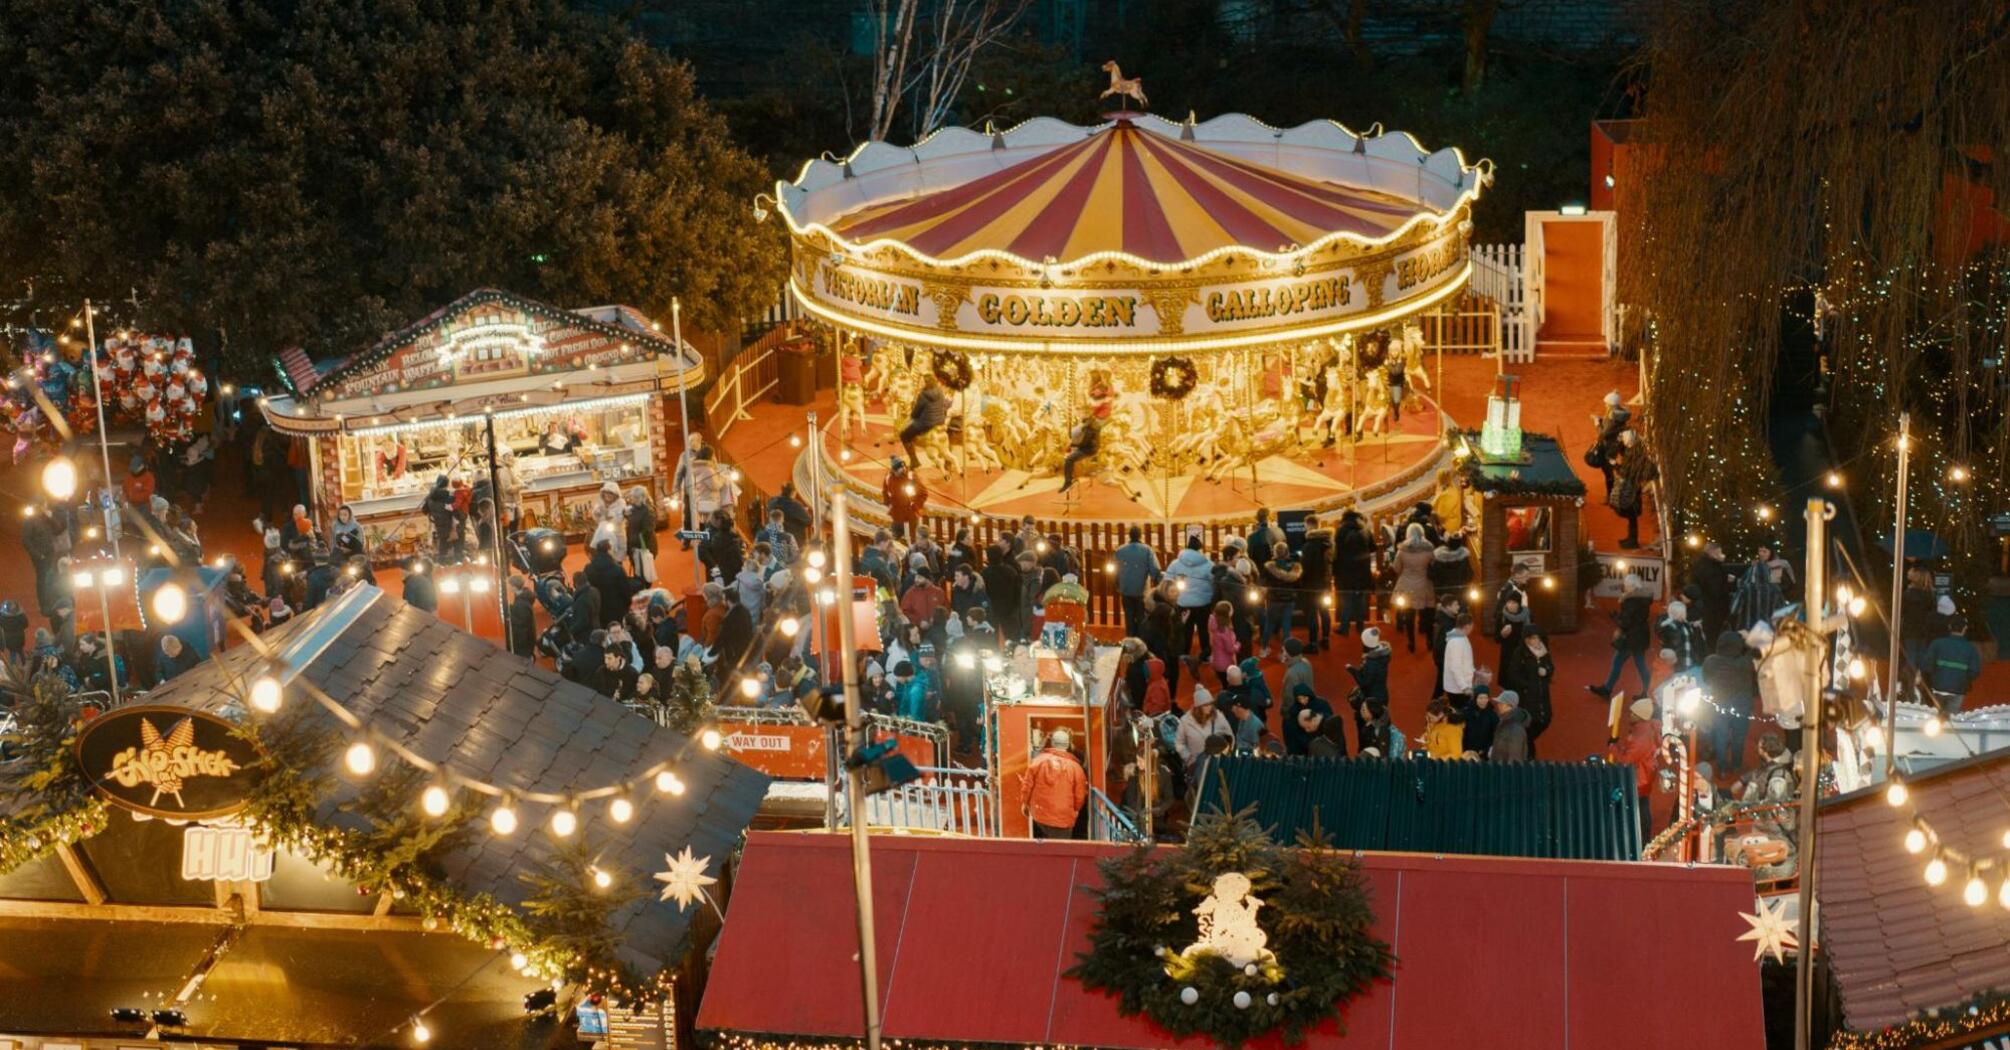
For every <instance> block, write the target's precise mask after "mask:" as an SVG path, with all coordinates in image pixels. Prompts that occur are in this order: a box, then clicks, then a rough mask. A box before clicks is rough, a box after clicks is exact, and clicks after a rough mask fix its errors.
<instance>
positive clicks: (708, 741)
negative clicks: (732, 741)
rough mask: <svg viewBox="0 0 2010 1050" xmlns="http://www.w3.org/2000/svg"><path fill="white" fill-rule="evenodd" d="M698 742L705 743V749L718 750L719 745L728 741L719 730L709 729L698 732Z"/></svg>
mask: <svg viewBox="0 0 2010 1050" xmlns="http://www.w3.org/2000/svg"><path fill="white" fill-rule="evenodd" d="M698 742H699V743H700V744H703V745H705V750H707V751H717V750H719V745H720V744H723V743H725V742H726V738H725V737H722V736H720V735H719V731H718V730H716V729H707V730H705V731H704V732H703V733H700V734H698Z"/></svg>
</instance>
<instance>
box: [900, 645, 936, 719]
mask: <svg viewBox="0 0 2010 1050" xmlns="http://www.w3.org/2000/svg"><path fill="white" fill-rule="evenodd" d="M893 710H894V713H895V714H897V715H899V716H900V717H902V718H905V719H907V720H909V721H911V722H929V721H933V720H934V719H933V717H932V716H933V712H932V711H930V710H929V704H928V681H927V679H925V678H923V677H922V676H921V675H918V674H916V673H914V664H912V663H910V662H908V661H906V660H902V661H900V662H899V663H896V664H894V665H893Z"/></svg>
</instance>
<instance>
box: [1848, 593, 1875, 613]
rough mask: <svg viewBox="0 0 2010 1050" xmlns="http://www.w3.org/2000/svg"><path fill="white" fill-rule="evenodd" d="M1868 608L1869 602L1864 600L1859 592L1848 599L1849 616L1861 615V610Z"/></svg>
mask: <svg viewBox="0 0 2010 1050" xmlns="http://www.w3.org/2000/svg"><path fill="white" fill-rule="evenodd" d="M1868 608H1870V603H1869V602H1867V601H1865V600H1864V597H1863V595H1861V594H1859V595H1857V596H1856V597H1854V598H1851V599H1850V600H1849V614H1850V615H1851V616H1862V615H1863V611H1864V610H1865V609H1868Z"/></svg>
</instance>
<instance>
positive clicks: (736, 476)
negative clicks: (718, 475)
mask: <svg viewBox="0 0 2010 1050" xmlns="http://www.w3.org/2000/svg"><path fill="white" fill-rule="evenodd" d="M726 480H727V481H738V480H740V468H738V467H734V468H732V469H731V470H728V471H726Z"/></svg>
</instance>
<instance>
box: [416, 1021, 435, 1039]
mask: <svg viewBox="0 0 2010 1050" xmlns="http://www.w3.org/2000/svg"><path fill="white" fill-rule="evenodd" d="M432 1038H433V1030H432V1029H430V1028H427V1027H426V1022H424V1021H413V1022H412V1042H415V1043H423V1042H426V1041H428V1040H430V1039H432Z"/></svg>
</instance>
